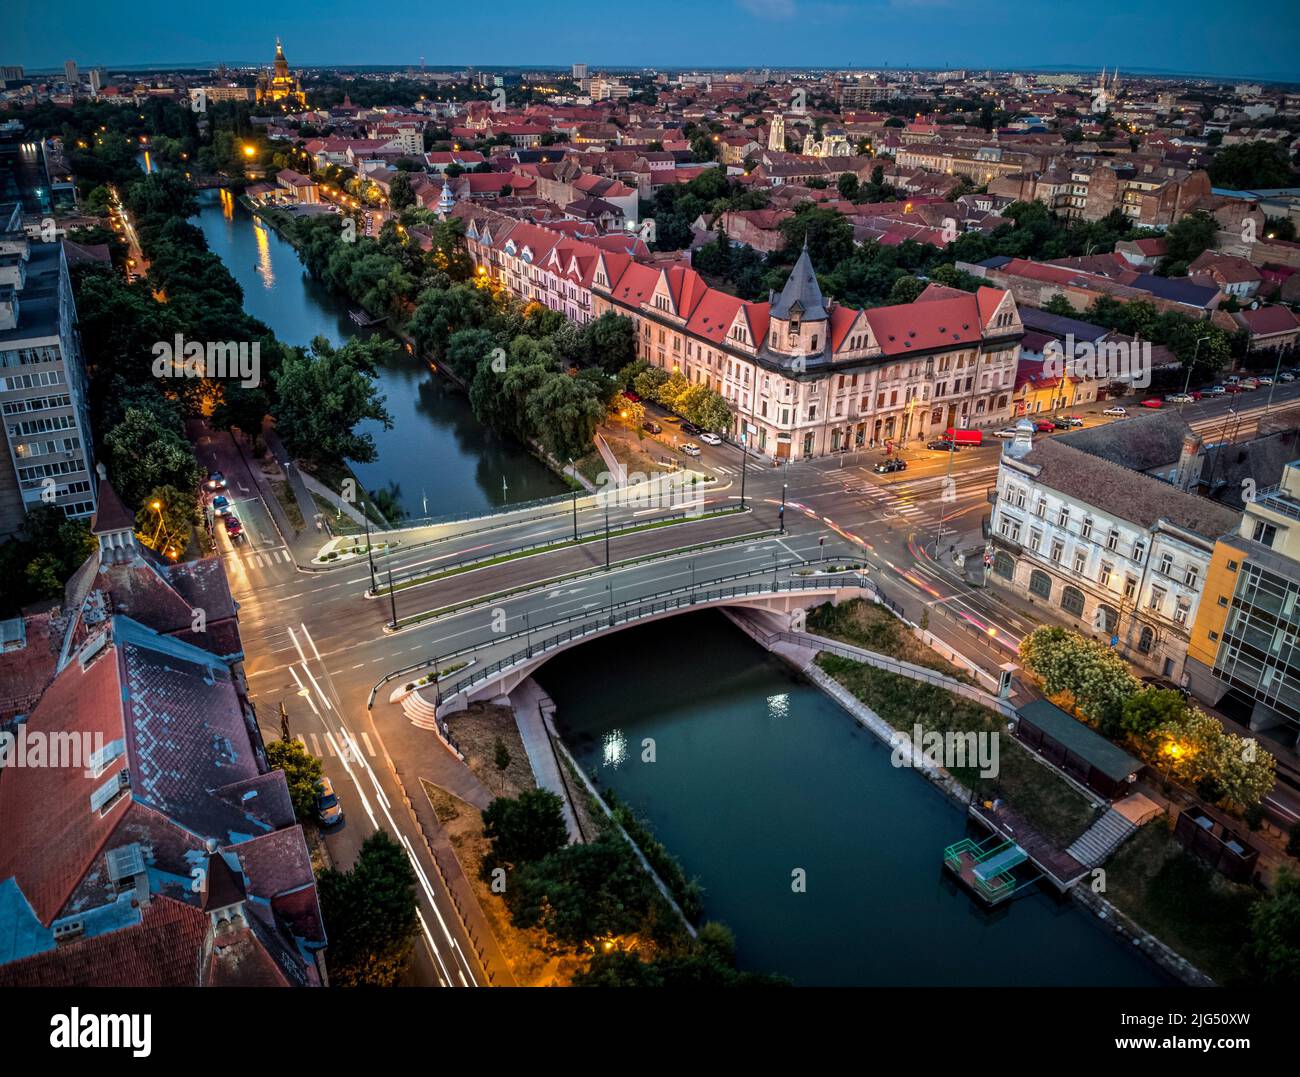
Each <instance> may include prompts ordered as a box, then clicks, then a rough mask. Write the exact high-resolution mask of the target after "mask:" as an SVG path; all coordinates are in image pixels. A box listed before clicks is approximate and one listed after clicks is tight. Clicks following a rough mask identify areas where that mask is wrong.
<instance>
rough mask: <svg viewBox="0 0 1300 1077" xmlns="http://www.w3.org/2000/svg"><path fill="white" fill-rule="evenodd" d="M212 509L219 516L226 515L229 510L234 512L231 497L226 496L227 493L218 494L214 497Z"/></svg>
mask: <svg viewBox="0 0 1300 1077" xmlns="http://www.w3.org/2000/svg"><path fill="white" fill-rule="evenodd" d="M212 511H213V512H215V513H216V514H217V515H218V516H224V515H225V514H226V513H228V512H233V511H234V509H232V508H231V505H230V498H228V497H226V495H225V494H217V496H216V497H214V498H213V499H212Z"/></svg>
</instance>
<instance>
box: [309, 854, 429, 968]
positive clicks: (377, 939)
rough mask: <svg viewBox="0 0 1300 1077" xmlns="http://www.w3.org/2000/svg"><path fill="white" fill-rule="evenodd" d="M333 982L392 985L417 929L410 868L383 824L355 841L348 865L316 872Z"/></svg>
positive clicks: (407, 954) (412, 878)
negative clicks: (357, 843)
mask: <svg viewBox="0 0 1300 1077" xmlns="http://www.w3.org/2000/svg"><path fill="white" fill-rule="evenodd" d="M317 889H318V891H319V893H320V902H321V912H322V914H323V915H324V918H325V931H326V934H327V935H328V936H329V969H330V982H331V983H332V984H333V985H334V986H336V987H392V986H393V985H394V984H396V983H397V980H398V977H399V976H400V975H401V972H402V969H403V967H404V966H405V964H406V961H407V958H408V957H409V955H410V952H411V949H412V946H413V945H414V942H415V936H416V933H417V931H418V929H419V925H418V922H417V920H416V901H415V872H414V871H413V870H412V869H411V864H410V861H409V860H408V859H407V856H406V851H405V850H404V849H403V848H402V846H401V845H399V844H398V843H397V842H396V841H394V840H393V838H391V837H390V836H389V834H388V832H387V831H386V830H377V831H375V832H374V833H373V834H371V835H370V837H368V838H367V839H366V840H365V842H364V843H363V844H362V846H361V852H360V854H359V855H358V857H357V860H356V863H355V864H354V865H353V866H352V869H351V870H350V871H345V872H341V871H336V870H334V869H332V868H331V869H328V870H326V871H323V872H321V874H320V877H319V880H318V887H317Z"/></svg>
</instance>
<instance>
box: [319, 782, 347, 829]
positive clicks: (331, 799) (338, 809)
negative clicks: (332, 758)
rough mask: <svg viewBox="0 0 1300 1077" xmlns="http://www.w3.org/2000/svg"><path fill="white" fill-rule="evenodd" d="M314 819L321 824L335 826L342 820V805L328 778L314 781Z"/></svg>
mask: <svg viewBox="0 0 1300 1077" xmlns="http://www.w3.org/2000/svg"><path fill="white" fill-rule="evenodd" d="M316 821H317V822H319V823H320V825H321V826H337V825H338V824H339V823H341V822H343V806H342V805H341V804H340V803H339V798H338V796H337V795H336V794H335V792H334V785H333V783H332V782H331V781H330V780H329V779H328V778H321V779H320V780H319V781H318V782H317V783H316Z"/></svg>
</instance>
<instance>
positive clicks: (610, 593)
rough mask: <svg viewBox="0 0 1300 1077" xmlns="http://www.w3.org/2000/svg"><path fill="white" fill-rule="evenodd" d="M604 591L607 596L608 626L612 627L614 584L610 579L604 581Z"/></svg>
mask: <svg viewBox="0 0 1300 1077" xmlns="http://www.w3.org/2000/svg"><path fill="white" fill-rule="evenodd" d="M605 593H606V594H607V595H608V596H609V627H610V628H613V627H614V584H613V583H612V582H611V581H608V580H607V581H606V582H605Z"/></svg>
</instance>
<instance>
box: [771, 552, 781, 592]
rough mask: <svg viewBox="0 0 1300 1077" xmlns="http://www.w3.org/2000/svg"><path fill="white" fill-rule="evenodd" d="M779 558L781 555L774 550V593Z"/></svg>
mask: <svg viewBox="0 0 1300 1077" xmlns="http://www.w3.org/2000/svg"><path fill="white" fill-rule="evenodd" d="M779 557H780V554H778V553H777V552H776V550H773V551H772V590H773V591H775V590H776V570H777V565H778V563H779V562H778V558H779Z"/></svg>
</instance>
